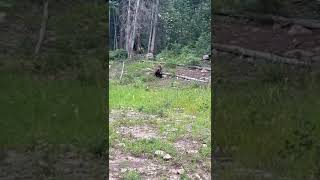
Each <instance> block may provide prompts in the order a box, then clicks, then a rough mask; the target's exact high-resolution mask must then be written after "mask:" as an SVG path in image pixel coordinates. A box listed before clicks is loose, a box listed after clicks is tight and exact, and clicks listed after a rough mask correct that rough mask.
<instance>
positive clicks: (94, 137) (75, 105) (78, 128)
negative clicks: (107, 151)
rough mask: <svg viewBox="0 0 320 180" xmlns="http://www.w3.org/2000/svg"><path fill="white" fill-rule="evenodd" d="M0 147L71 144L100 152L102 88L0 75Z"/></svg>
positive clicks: (29, 76)
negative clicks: (39, 143) (45, 143)
mask: <svg viewBox="0 0 320 180" xmlns="http://www.w3.org/2000/svg"><path fill="white" fill-rule="evenodd" d="M0 82H1V84H3V85H4V84H5V86H3V87H2V88H1V89H0V94H2V95H1V97H0V102H1V103H0V105H1V107H0V113H1V115H2V118H1V120H0V124H1V126H0V133H1V135H0V144H1V145H2V146H5V147H15V146H20V145H24V146H26V145H34V144H35V143H36V142H37V141H38V140H44V141H45V142H47V143H53V144H75V145H79V146H82V147H85V148H87V149H90V150H92V151H95V152H103V151H104V150H103V148H104V144H105V143H104V140H105V138H104V137H105V130H103V128H102V127H103V126H104V124H105V122H104V121H103V119H105V117H104V116H105V114H104V112H105V111H104V109H103V107H104V105H103V103H104V102H103V98H104V96H103V94H104V93H105V92H104V90H103V88H100V87H97V86H94V85H87V84H83V83H81V82H80V81H75V80H55V81H53V80H51V81H48V80H39V79H35V78H34V77H33V76H31V75H30V74H28V73H17V74H13V73H10V72H2V73H1V76H0Z"/></svg>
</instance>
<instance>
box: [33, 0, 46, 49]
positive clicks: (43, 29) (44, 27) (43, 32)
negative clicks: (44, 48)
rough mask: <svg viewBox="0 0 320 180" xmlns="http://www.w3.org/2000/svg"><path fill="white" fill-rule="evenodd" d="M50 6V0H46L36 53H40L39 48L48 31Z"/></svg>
mask: <svg viewBox="0 0 320 180" xmlns="http://www.w3.org/2000/svg"><path fill="white" fill-rule="evenodd" d="M48 6H49V0H46V1H45V3H44V6H43V17H42V22H41V28H40V32H39V39H38V42H37V45H36V48H35V51H34V54H35V55H37V54H38V53H39V50H40V48H41V45H42V42H43V39H44V35H45V33H46V26H47V20H48Z"/></svg>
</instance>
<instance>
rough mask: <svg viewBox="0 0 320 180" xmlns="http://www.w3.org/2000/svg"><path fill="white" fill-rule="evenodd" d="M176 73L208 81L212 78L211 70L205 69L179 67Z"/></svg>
mask: <svg viewBox="0 0 320 180" xmlns="http://www.w3.org/2000/svg"><path fill="white" fill-rule="evenodd" d="M176 74H177V75H180V76H188V77H191V78H195V79H200V80H205V81H208V80H210V79H211V71H208V70H205V69H188V68H177V70H176Z"/></svg>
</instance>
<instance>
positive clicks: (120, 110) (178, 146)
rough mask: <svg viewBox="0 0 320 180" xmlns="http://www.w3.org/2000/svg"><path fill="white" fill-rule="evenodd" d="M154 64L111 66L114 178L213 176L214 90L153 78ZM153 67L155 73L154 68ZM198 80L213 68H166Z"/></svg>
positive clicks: (111, 174)
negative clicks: (201, 70) (211, 91)
mask: <svg viewBox="0 0 320 180" xmlns="http://www.w3.org/2000/svg"><path fill="white" fill-rule="evenodd" d="M154 67H155V64H153V63H147V62H145V63H144V62H141V61H135V62H126V63H125V66H124V74H123V77H122V80H121V81H120V82H119V76H120V74H121V68H122V64H121V63H118V62H112V65H111V67H110V74H109V75H110V84H109V89H110V91H109V92H110V93H109V97H110V101H109V103H110V114H109V140H110V149H109V152H110V154H109V158H110V159H109V165H110V167H109V170H110V175H109V178H110V179H121V178H127V179H139V178H142V179H148V178H149V179H161V178H167V179H190V178H191V179H211V178H210V177H211V175H210V174H211V162H210V161H211V138H210V133H211V132H210V124H211V122H210V119H211V118H210V104H211V103H210V88H208V87H207V85H206V84H204V83H199V82H191V81H186V80H182V79H176V78H170V77H168V76H167V77H164V78H162V79H158V78H155V77H154V76H153V72H152V69H153V68H154ZM150 69H151V71H150ZM164 71H165V72H170V73H177V74H184V75H188V76H191V77H193V78H201V77H204V78H205V77H210V73H209V72H202V73H201V72H199V70H194V72H192V71H191V70H187V69H184V68H181V67H166V65H164Z"/></svg>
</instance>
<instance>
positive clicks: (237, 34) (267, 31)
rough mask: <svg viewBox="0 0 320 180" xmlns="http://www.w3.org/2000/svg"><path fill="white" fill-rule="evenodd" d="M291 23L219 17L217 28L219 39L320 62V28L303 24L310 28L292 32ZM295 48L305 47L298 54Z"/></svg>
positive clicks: (224, 42)
mask: <svg viewBox="0 0 320 180" xmlns="http://www.w3.org/2000/svg"><path fill="white" fill-rule="evenodd" d="M292 26H293V25H289V26H283V27H281V25H280V24H261V23H257V22H252V21H248V22H247V21H244V20H239V19H238V20H237V19H233V18H229V17H217V18H216V21H215V24H214V31H215V36H216V43H221V44H227V45H236V46H240V47H243V48H247V49H252V50H257V51H262V52H269V53H274V54H277V55H281V56H286V57H290V56H291V57H294V58H298V59H301V58H305V57H303V56H306V57H307V58H310V59H313V60H314V61H317V62H319V61H320V58H319V57H320V29H312V30H311V29H308V28H304V29H305V30H307V31H309V32H308V33H301V34H290V33H289V31H290V30H291V29H292V28H293V27H292ZM293 50H295V51H296V50H302V52H301V51H300V52H298V53H296V54H295V53H294V52H292V51H293ZM290 51H291V52H290ZM299 53H300V54H299ZM299 56H300V57H299ZM301 56H302V57H301Z"/></svg>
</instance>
